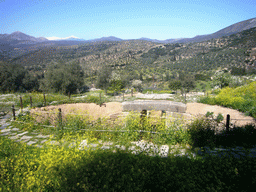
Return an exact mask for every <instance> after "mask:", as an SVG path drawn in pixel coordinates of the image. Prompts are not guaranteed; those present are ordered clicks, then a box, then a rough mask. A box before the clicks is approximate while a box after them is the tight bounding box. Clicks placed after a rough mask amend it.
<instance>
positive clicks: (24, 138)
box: [17, 135, 33, 140]
mask: <svg viewBox="0 0 256 192" xmlns="http://www.w3.org/2000/svg"><path fill="white" fill-rule="evenodd" d="M17 136H18V135H17ZM32 138H33V137H32V136H22V137H21V138H20V140H26V139H32Z"/></svg>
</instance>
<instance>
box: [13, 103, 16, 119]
mask: <svg viewBox="0 0 256 192" xmlns="http://www.w3.org/2000/svg"><path fill="white" fill-rule="evenodd" d="M12 114H13V120H14V121H15V119H16V118H15V108H14V105H12Z"/></svg>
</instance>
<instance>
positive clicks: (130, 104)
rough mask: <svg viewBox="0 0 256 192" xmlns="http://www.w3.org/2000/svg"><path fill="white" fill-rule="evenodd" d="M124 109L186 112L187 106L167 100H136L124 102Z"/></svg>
mask: <svg viewBox="0 0 256 192" xmlns="http://www.w3.org/2000/svg"><path fill="white" fill-rule="evenodd" d="M122 109H123V111H138V112H141V111H142V110H155V111H162V110H164V111H170V112H178V113H185V112H186V109H187V106H186V104H184V103H180V102H173V101H166V100H135V101H126V102H123V103H122Z"/></svg>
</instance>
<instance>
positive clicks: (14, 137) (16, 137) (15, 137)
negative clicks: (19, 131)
mask: <svg viewBox="0 0 256 192" xmlns="http://www.w3.org/2000/svg"><path fill="white" fill-rule="evenodd" d="M18 138H19V136H17V135H15V136H12V137H9V139H18Z"/></svg>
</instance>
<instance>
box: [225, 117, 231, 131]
mask: <svg viewBox="0 0 256 192" xmlns="http://www.w3.org/2000/svg"><path fill="white" fill-rule="evenodd" d="M229 122H230V115H229V114H227V121H226V131H227V132H229Z"/></svg>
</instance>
